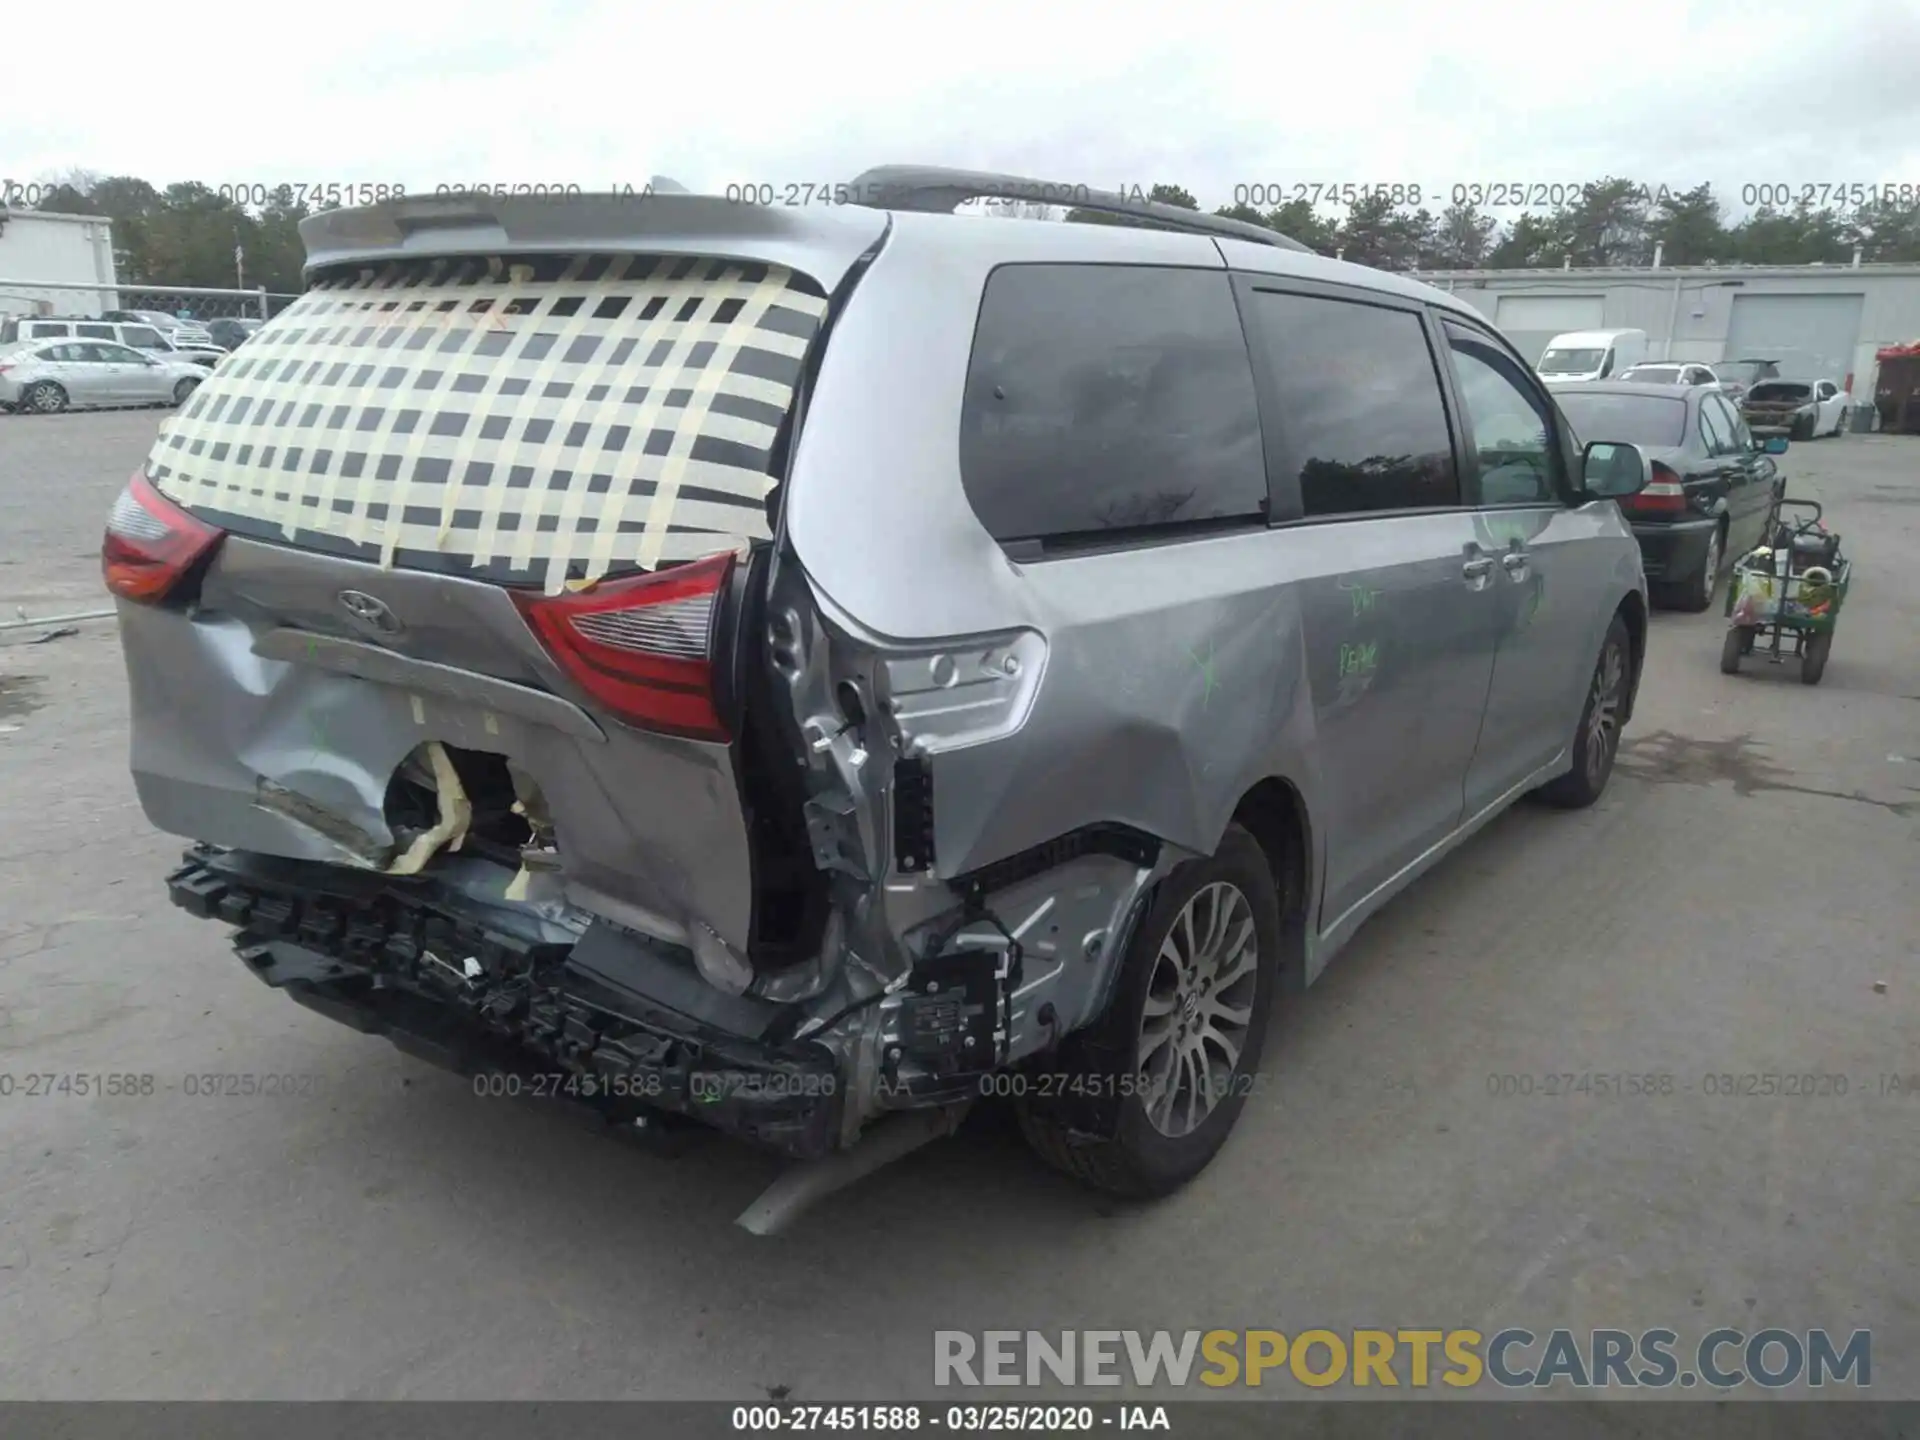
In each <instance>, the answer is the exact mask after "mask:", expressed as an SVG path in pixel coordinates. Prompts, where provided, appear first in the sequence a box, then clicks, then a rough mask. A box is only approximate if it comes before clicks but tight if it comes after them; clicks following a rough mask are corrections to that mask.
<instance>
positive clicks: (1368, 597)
mask: <svg viewBox="0 0 1920 1440" xmlns="http://www.w3.org/2000/svg"><path fill="white" fill-rule="evenodd" d="M1340 588H1341V589H1342V590H1344V591H1346V592H1347V594H1348V596H1349V597H1351V598H1352V600H1353V613H1354V615H1355V617H1356V618H1357V617H1359V616H1361V615H1365V614H1366V613H1367V612H1369V611H1370V610H1372V609H1374V607H1375V606H1377V605H1378V604H1379V603H1380V592H1379V591H1378V590H1375V589H1374V588H1373V587H1372V586H1370V585H1349V584H1348V583H1347V582H1346V581H1344V580H1342V581H1341V582H1340Z"/></svg>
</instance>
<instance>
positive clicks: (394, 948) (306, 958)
mask: <svg viewBox="0 0 1920 1440" xmlns="http://www.w3.org/2000/svg"><path fill="white" fill-rule="evenodd" d="M167 888H168V893H169V895H170V897H171V898H172V900H173V902H174V903H175V904H176V905H178V906H180V908H181V909H183V910H185V911H187V912H188V913H189V914H192V915H196V916H199V917H201V918H203V919H217V920H221V921H224V922H225V923H227V924H229V925H233V926H235V927H237V928H236V934H235V935H234V948H235V951H236V952H237V953H238V955H239V957H240V959H241V961H242V963H243V964H245V965H246V967H247V968H248V969H249V970H250V971H252V972H253V973H254V974H255V975H256V976H258V977H259V978H260V979H261V980H263V981H265V982H266V983H267V984H268V985H271V986H273V987H275V988H276V989H281V990H284V991H286V993H287V994H288V995H289V996H291V997H292V998H293V999H295V1000H297V1001H299V1002H300V1003H301V1004H303V1005H305V1006H307V1007H308V1008H310V1009H312V1010H315V1011H317V1012H319V1013H320V1014H323V1015H326V1016H328V1017H329V1018H330V1019H334V1020H338V1021H340V1022H341V1023H343V1024H347V1025H350V1026H352V1027H353V1028H354V1029H357V1030H360V1031H363V1032H365V1033H367V1034H371V1035H383V1036H385V1037H387V1038H388V1039H389V1040H391V1041H392V1042H393V1043H394V1044H395V1045H397V1046H398V1047H399V1048H401V1049H402V1050H405V1051H407V1052H408V1053H410V1054H414V1055H417V1056H419V1057H421V1058H423V1059H426V1060H429V1061H431V1062H432V1063H434V1064H436V1065H440V1066H443V1067H445V1068H447V1069H449V1070H453V1071H456V1072H457V1073H460V1074H464V1075H475V1076H483V1075H485V1076H491V1075H495V1074H501V1075H506V1076H516V1075H517V1076H526V1075H529V1074H535V1075H539V1076H540V1077H541V1080H540V1083H538V1084H537V1085H534V1086H527V1087H513V1089H516V1090H523V1091H524V1093H546V1094H554V1095H557V1096H560V1097H562V1098H566V1099H569V1100H573V1101H577V1102H580V1103H582V1104H585V1105H587V1106H589V1107H590V1108H592V1109H593V1110H595V1111H597V1112H598V1113H599V1114H600V1115H602V1116H603V1117H604V1118H606V1119H607V1120H608V1121H610V1122H613V1123H617V1124H620V1125H623V1126H627V1127H630V1128H636V1129H644V1128H647V1127H649V1126H652V1125H654V1123H655V1122H656V1121H658V1120H661V1119H664V1118H665V1117H670V1116H678V1117H684V1118H686V1119H689V1120H692V1121H697V1122H699V1123H700V1124H702V1125H705V1126H709V1127H711V1128H713V1129H716V1130H720V1131H723V1132H725V1133H727V1134H731V1135H734V1136H737V1137H739V1138H741V1139H745V1140H748V1141H751V1142H754V1143H756V1144H759V1145H762V1146H764V1147H766V1148H769V1149H772V1150H774V1151H777V1152H779V1153H781V1154H784V1155H788V1156H791V1157H793V1158H796V1159H814V1158H818V1157H819V1156H822V1155H825V1154H827V1153H828V1152H829V1151H831V1150H832V1149H833V1148H834V1147H835V1139H836V1135H837V1132H838V1126H839V1118H840V1106H841V1101H842V1091H841V1084H840V1075H839V1070H838V1063H837V1061H836V1059H835V1057H834V1056H833V1054H832V1053H831V1052H830V1051H828V1050H827V1049H826V1048H825V1047H824V1046H821V1045H817V1044H813V1043H811V1042H805V1041H800V1042H795V1041H790V1040H786V1039H784V1038H782V1021H783V1019H784V1015H785V1012H783V1010H782V1009H781V1008H780V1007H775V1006H770V1005H755V1004H753V1003H751V1002H744V1001H742V1002H739V1003H738V1004H737V1005H735V1006H734V1007H733V1008H731V1009H724V1010H719V1011H715V1012H714V1013H711V1014H708V1015H705V1016H696V1015H692V1014H688V1013H685V1012H683V1011H680V1010H676V1009H674V1008H672V1007H671V1006H670V1005H667V1004H663V1003H661V1000H660V997H659V996H657V995H653V994H647V993H642V992H640V991H637V990H634V989H631V988H628V987H627V986H625V985H623V984H621V983H620V979H621V977H622V976H625V975H631V974H634V973H642V972H644V973H646V974H649V975H653V976H656V977H657V976H668V977H671V976H673V975H675V974H676V973H678V972H677V970H676V968H675V967H674V966H673V965H672V964H671V963H670V962H668V961H666V960H663V959H661V958H660V957H659V956H658V955H656V954H652V953H649V950H648V946H649V942H647V941H646V940H644V939H643V938H641V937H638V936H634V935H631V934H630V933H628V932H625V931H621V930H618V929H617V928H615V927H612V926H609V925H607V924H606V923H605V922H603V921H602V922H595V923H594V924H592V925H590V926H588V927H587V930H586V932H585V934H584V935H582V936H580V937H578V938H577V939H575V940H571V941H556V940H555V939H554V938H552V936H553V929H552V927H540V926H536V925H531V924H515V923H513V918H512V917H511V916H510V915H506V914H503V913H501V912H499V911H497V910H495V909H494V908H493V907H489V906H484V905H477V904H473V903H470V902H467V901H464V900H463V899H462V898H461V897H460V896H458V895H455V894H451V893H448V892H446V891H445V890H444V889H441V888H439V887H435V886H434V885H433V884H432V883H431V882H428V881H422V880H416V879H407V878H395V877H390V876H381V875H374V874H368V873H364V872H357V871H349V870H344V869H342V868H340V867H335V866H328V865H320V864H315V863H312V862H306V861H297V860H284V859H278V858H272V857H267V856H261V855H255V854H249V853H247V852H241V851H223V850H218V849H215V848H213V847H209V846H195V847H193V848H192V849H190V850H188V851H187V853H186V854H185V856H184V857H183V864H182V865H181V866H180V868H179V869H177V870H175V871H174V872H173V873H172V874H171V875H169V876H168V877H167ZM684 993H686V994H688V995H698V994H700V993H701V991H700V990H698V989H692V988H690V989H688V990H686V991H685V992H684ZM709 1008H711V1007H709Z"/></svg>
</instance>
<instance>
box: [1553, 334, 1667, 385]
mask: <svg viewBox="0 0 1920 1440" xmlns="http://www.w3.org/2000/svg"><path fill="white" fill-rule="evenodd" d="M1646 358H1647V332H1646V331H1644V330H1573V331H1569V332H1568V333H1567V334H1565V335H1556V336H1554V337H1553V339H1551V340H1549V341H1548V342H1547V348H1546V349H1545V350H1543V351H1541V352H1540V360H1539V363H1537V364H1536V365H1535V366H1534V367H1533V368H1534V370H1535V371H1536V372H1537V373H1538V374H1539V376H1540V378H1541V379H1542V380H1544V381H1546V382H1547V384H1549V385H1555V384H1565V383H1568V382H1570V381H1574V380H1606V379H1609V378H1611V377H1612V376H1615V375H1618V374H1619V373H1620V372H1621V371H1623V370H1625V369H1626V368H1627V367H1628V366H1629V365H1638V364H1639V363H1640V362H1641V361H1642V360H1644V359H1646Z"/></svg>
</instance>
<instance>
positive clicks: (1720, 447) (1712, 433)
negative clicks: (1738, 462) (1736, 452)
mask: <svg viewBox="0 0 1920 1440" xmlns="http://www.w3.org/2000/svg"><path fill="white" fill-rule="evenodd" d="M1700 437H1701V439H1703V440H1704V441H1705V442H1706V447H1707V454H1709V455H1725V454H1727V453H1728V452H1729V451H1731V450H1732V449H1733V436H1732V435H1730V434H1729V433H1728V432H1727V425H1726V417H1725V416H1723V415H1721V414H1720V413H1719V412H1718V410H1717V409H1716V408H1715V407H1714V406H1712V405H1709V404H1706V403H1704V402H1703V403H1702V404H1701V406H1700Z"/></svg>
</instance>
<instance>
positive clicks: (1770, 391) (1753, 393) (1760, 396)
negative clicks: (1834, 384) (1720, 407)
mask: <svg viewBox="0 0 1920 1440" xmlns="http://www.w3.org/2000/svg"><path fill="white" fill-rule="evenodd" d="M1812 394H1813V387H1812V386H1811V385H1796V384H1794V383H1793V382H1792V381H1790V380H1769V381H1768V382H1767V383H1766V384H1764V385H1756V386H1754V387H1753V388H1752V389H1751V390H1749V391H1748V392H1747V398H1748V399H1749V400H1752V401H1755V402H1756V403H1759V404H1762V405H1764V404H1765V403H1766V402H1767V401H1769V400H1805V399H1807V398H1809V397H1810V396H1811V395H1812Z"/></svg>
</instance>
